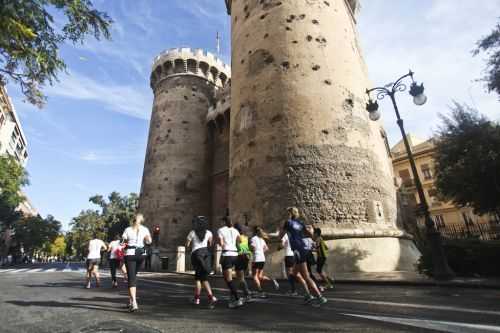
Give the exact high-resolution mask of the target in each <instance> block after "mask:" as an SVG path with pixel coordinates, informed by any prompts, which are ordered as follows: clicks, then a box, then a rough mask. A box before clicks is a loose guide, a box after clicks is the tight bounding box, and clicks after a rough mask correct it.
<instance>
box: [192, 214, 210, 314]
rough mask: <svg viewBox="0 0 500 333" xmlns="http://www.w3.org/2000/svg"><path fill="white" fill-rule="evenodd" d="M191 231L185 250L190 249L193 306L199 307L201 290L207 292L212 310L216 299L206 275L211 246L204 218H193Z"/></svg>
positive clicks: (206, 222) (207, 273)
mask: <svg viewBox="0 0 500 333" xmlns="http://www.w3.org/2000/svg"><path fill="white" fill-rule="evenodd" d="M192 222H193V230H191V232H190V233H189V234H188V236H187V239H186V248H189V247H191V264H192V265H193V268H194V272H195V273H194V280H195V286H194V299H193V304H194V305H200V294H201V288H202V287H204V288H205V290H206V292H207V297H208V304H209V308H211V309H213V308H214V307H215V303H216V302H217V298H216V297H215V296H214V295H213V293H212V288H211V287H210V283H209V282H208V275H209V274H210V272H211V270H212V269H211V261H212V260H211V256H210V250H209V249H210V248H212V245H213V242H212V240H213V236H212V232H211V231H210V230H207V229H208V219H207V218H206V217H205V216H196V217H194V218H193V221H192Z"/></svg>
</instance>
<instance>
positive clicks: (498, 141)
mask: <svg viewBox="0 0 500 333" xmlns="http://www.w3.org/2000/svg"><path fill="white" fill-rule="evenodd" d="M441 118H442V121H443V125H442V126H441V128H440V129H439V132H438V137H437V141H436V156H435V162H436V166H435V167H436V187H437V189H438V190H439V192H441V194H442V195H444V196H445V197H446V198H448V199H451V200H452V201H453V203H454V204H456V205H458V206H471V207H472V208H473V209H474V212H475V213H476V214H485V213H491V214H499V213H500V148H499V147H500V125H499V124H498V123H494V122H491V121H489V120H488V119H486V118H485V117H483V116H480V115H478V113H477V111H475V110H473V109H471V108H470V107H468V106H467V105H461V104H458V103H455V105H454V106H453V107H452V110H451V115H450V116H443V115H441Z"/></svg>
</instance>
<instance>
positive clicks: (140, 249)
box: [122, 213, 151, 312]
mask: <svg viewBox="0 0 500 333" xmlns="http://www.w3.org/2000/svg"><path fill="white" fill-rule="evenodd" d="M143 222H144V215H142V214H141V213H138V214H136V216H135V219H134V221H133V223H132V226H130V227H128V228H127V229H125V231H124V232H123V236H122V239H123V241H124V242H125V243H127V246H126V247H125V265H126V266H127V276H128V294H129V306H128V307H129V310H130V312H134V311H137V310H138V309H139V307H138V306H137V298H136V293H137V272H138V271H139V269H140V267H141V265H142V264H143V262H144V258H145V257H146V251H145V250H144V243H148V244H151V234H150V233H149V229H148V228H146V227H145V226H143V225H142V223H143Z"/></svg>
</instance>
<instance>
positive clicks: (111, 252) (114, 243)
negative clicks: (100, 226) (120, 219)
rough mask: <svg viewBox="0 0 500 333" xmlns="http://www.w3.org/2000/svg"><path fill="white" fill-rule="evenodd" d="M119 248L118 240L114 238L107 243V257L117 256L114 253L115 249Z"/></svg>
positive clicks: (114, 257)
mask: <svg viewBox="0 0 500 333" xmlns="http://www.w3.org/2000/svg"><path fill="white" fill-rule="evenodd" d="M120 248H121V245H120V241H119V240H114V241H112V242H111V243H109V249H110V250H109V259H116V258H118V256H117V255H116V251H117V250H118V249H120Z"/></svg>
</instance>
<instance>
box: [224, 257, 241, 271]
mask: <svg viewBox="0 0 500 333" xmlns="http://www.w3.org/2000/svg"><path fill="white" fill-rule="evenodd" d="M237 262H238V256H222V257H221V260H220V265H221V266H222V270H223V271H225V270H228V269H231V268H233V267H236V264H237Z"/></svg>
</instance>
